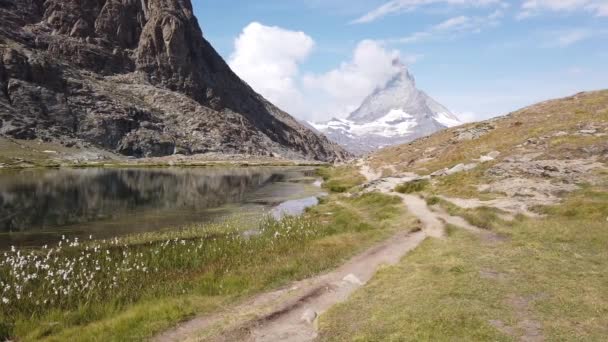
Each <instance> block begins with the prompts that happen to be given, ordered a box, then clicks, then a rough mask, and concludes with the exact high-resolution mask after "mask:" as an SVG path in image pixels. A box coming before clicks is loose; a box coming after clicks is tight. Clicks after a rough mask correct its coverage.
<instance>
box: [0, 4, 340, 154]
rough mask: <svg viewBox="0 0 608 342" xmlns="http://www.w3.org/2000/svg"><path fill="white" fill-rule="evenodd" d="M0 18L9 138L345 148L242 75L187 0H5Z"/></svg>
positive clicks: (186, 146)
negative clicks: (208, 36) (223, 55)
mask: <svg viewBox="0 0 608 342" xmlns="http://www.w3.org/2000/svg"><path fill="white" fill-rule="evenodd" d="M0 20H2V22H3V25H2V27H1V28H0V88H1V89H2V92H0V119H1V126H0V135H3V136H8V137H12V138H18V139H30V140H31V139H42V140H44V141H50V140H57V141H60V142H62V143H64V144H67V145H78V146H83V147H86V146H87V145H89V144H90V145H94V146H97V147H102V148H104V149H106V150H110V151H113V152H118V153H120V154H123V155H128V156H136V157H155V156H165V155H171V154H175V153H180V154H187V155H190V154H204V153H227V154H233V153H237V154H238V153H242V154H250V155H262V156H269V155H274V156H281V157H284V158H294V159H296V158H304V159H317V160H323V161H336V160H344V159H346V158H347V157H348V153H346V152H345V151H343V150H342V149H341V148H340V147H339V146H337V145H336V144H334V143H332V142H330V141H328V140H327V139H326V138H325V137H323V136H321V135H318V134H316V133H314V132H312V131H311V130H309V129H308V128H306V127H305V126H303V125H301V124H300V123H298V121H296V120H295V119H294V118H293V117H291V116H290V115H289V114H287V113H286V112H284V111H282V110H280V109H279V108H277V107H276V106H274V105H273V104H271V103H270V102H269V101H267V100H266V99H264V98H263V97H262V96H261V95H259V94H258V93H256V92H255V91H254V90H253V89H252V88H251V87H250V86H249V85H248V84H246V83H245V82H244V81H243V80H241V79H240V78H239V77H238V76H237V75H236V74H235V73H234V72H233V71H232V70H231V69H230V68H229V66H228V65H227V64H226V62H225V61H224V60H223V59H222V58H221V57H220V55H219V54H218V53H217V52H216V51H215V49H213V47H212V46H211V44H210V43H209V42H208V41H207V40H206V39H205V38H204V36H203V33H202V30H201V29H200V27H199V25H198V21H197V19H196V17H195V16H194V14H193V10H192V4H191V2H190V0H150V1H144V2H142V1H126V2H125V1H117V0H100V1H96V0H83V1H77V0H67V1H59V0H28V1H17V0H4V1H1V2H0Z"/></svg>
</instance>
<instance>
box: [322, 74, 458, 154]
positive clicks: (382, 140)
mask: <svg viewBox="0 0 608 342" xmlns="http://www.w3.org/2000/svg"><path fill="white" fill-rule="evenodd" d="M395 66H396V67H398V68H399V72H397V73H396V74H395V75H394V77H393V78H392V79H390V80H389V81H388V82H387V83H386V84H385V85H384V86H382V87H380V88H378V89H376V90H375V91H374V92H373V93H372V94H371V95H369V96H368V97H367V98H366V99H365V100H364V101H363V104H362V105H361V106H360V107H359V108H358V109H357V110H356V111H354V112H353V113H352V114H350V116H349V117H348V118H347V119H333V120H331V121H328V122H324V123H319V124H314V126H315V128H317V129H318V130H319V131H321V132H323V133H325V134H326V135H327V136H328V137H329V138H330V139H332V140H333V141H335V142H337V143H339V144H341V145H343V146H344V147H345V148H346V149H348V150H349V151H351V152H353V153H355V154H365V153H369V152H372V151H375V150H377V149H380V148H383V147H387V146H391V145H399V144H404V143H407V142H410V141H412V140H415V139H417V138H420V137H424V136H427V135H430V134H433V133H435V132H437V131H440V130H442V129H445V128H448V127H452V126H457V125H460V124H461V122H460V121H459V120H458V118H457V117H456V116H455V115H454V114H452V113H450V111H449V110H448V109H447V108H445V107H444V106H442V105H441V104H439V103H438V102H437V101H435V100H433V99H432V98H431V97H430V96H428V95H427V94H426V93H425V92H423V91H420V90H418V89H417V88H416V81H415V80H414V77H413V76H412V75H411V74H410V73H409V71H408V70H407V68H406V67H405V66H404V65H402V64H400V63H399V62H395Z"/></svg>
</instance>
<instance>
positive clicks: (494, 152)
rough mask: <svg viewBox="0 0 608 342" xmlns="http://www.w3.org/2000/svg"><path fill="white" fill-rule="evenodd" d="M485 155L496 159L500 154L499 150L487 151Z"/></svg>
mask: <svg viewBox="0 0 608 342" xmlns="http://www.w3.org/2000/svg"><path fill="white" fill-rule="evenodd" d="M487 156H488V157H490V158H494V159H496V158H498V157H499V156H500V152H498V151H492V152H490V153H488V154H487Z"/></svg>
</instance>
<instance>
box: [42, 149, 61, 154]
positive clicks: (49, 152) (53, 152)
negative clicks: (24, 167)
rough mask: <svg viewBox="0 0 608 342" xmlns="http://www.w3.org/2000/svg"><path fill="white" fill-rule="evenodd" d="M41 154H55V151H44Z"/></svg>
mask: <svg viewBox="0 0 608 342" xmlns="http://www.w3.org/2000/svg"><path fill="white" fill-rule="evenodd" d="M42 153H46V154H57V151H50V150H46V151H42Z"/></svg>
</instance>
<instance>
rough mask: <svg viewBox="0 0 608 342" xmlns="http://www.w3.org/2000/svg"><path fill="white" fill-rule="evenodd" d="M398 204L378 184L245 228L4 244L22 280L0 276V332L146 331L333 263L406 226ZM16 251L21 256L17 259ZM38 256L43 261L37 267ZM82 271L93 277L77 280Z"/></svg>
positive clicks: (9, 268) (125, 334) (10, 270)
mask: <svg viewBox="0 0 608 342" xmlns="http://www.w3.org/2000/svg"><path fill="white" fill-rule="evenodd" d="M400 204H401V202H400V201H399V199H398V198H395V197H391V196H386V195H382V194H377V193H370V194H365V195H362V196H359V197H353V198H343V197H341V196H340V195H332V196H330V197H329V198H326V199H323V201H322V203H321V204H320V205H319V206H317V207H314V208H311V209H310V210H309V211H308V212H307V213H306V214H305V215H303V216H302V217H298V218H287V219H285V220H283V221H281V222H276V221H273V220H266V221H264V222H263V223H262V225H261V229H262V233H261V234H260V235H256V236H252V237H250V238H243V237H241V235H240V234H239V233H240V231H242V229H241V228H240V227H238V226H232V225H230V224H226V225H223V226H217V227H212V226H205V227H197V228H192V229H191V230H187V231H183V232H179V233H178V232H176V233H162V234H149V235H146V236H135V237H128V238H124V239H120V240H116V241H108V242H105V243H97V242H91V243H85V244H82V243H79V246H72V247H65V244H64V247H62V248H61V249H57V248H55V250H54V251H53V253H52V257H51V258H46V253H48V251H39V250H35V251H30V252H20V256H17V252H8V253H7V255H6V256H5V258H4V260H3V261H2V263H1V264H0V279H2V281H3V282H4V283H8V284H13V285H14V284H20V285H21V286H22V289H21V291H20V293H21V296H20V297H21V298H17V296H16V292H15V291H14V288H15V287H14V286H13V287H12V290H6V286H5V285H3V284H0V285H2V286H0V291H3V292H0V294H1V296H0V297H5V298H7V299H9V300H10V302H9V303H8V304H7V305H4V304H0V322H3V323H2V324H0V335H2V336H0V339H4V338H6V337H9V336H10V337H12V338H15V339H18V340H20V341H30V340H49V341H64V340H73V339H76V340H81V341H96V340H104V341H106V340H107V341H122V340H144V339H147V338H149V337H150V336H153V335H154V334H155V333H158V332H160V331H163V330H165V329H167V328H169V327H171V326H173V325H174V324H176V323H177V322H179V321H182V320H184V319H187V318H188V317H192V316H194V315H197V314H202V313H208V312H212V311H214V310H218V309H220V308H221V307H224V306H226V305H230V304H231V303H233V302H235V301H238V300H240V299H244V298H246V297H247V296H250V295H252V294H254V293H257V292H260V291H263V290H266V289H270V288H275V287H277V286H279V285H282V284H285V283H286V282H289V281H292V280H296V279H302V278H306V277H309V276H312V275H314V274H317V273H319V272H321V271H323V270H326V269H329V268H332V267H335V266H336V265H338V264H340V263H341V262H343V261H344V260H345V259H346V258H348V257H350V256H352V255H353V254H355V253H357V252H359V251H361V250H363V249H364V248H366V247H369V246H371V245H372V244H374V243H376V242H378V241H381V240H382V239H385V238H387V237H389V236H390V235H391V234H393V233H394V232H395V231H396V230H397V229H403V227H404V226H405V227H407V226H411V227H412V229H413V228H414V227H415V226H416V223H415V221H414V220H413V219H411V218H410V217H409V216H407V215H406V213H405V212H404V210H403V208H402V207H401V205H400ZM404 220H405V224H404ZM71 243H73V242H71ZM95 248H96V249H95ZM29 253H31V254H29ZM25 255H28V256H27V257H25ZM55 256H56V259H55ZM81 256H84V260H85V261H79V260H78V258H80V257H81ZM21 261H23V265H25V266H19V267H17V266H16V264H19V263H20V262H21ZM36 261H41V262H42V264H43V265H49V269H48V270H41V269H39V268H36V266H35V264H36ZM74 264H75V266H74ZM98 265H99V267H100V269H99V270H96V267H98ZM135 267H139V269H138V270H136V269H135ZM144 267H145V268H146V270H145V271H144V270H143V268H144ZM67 269H72V270H73V271H72V272H73V273H71V274H70V276H69V277H68V279H67V280H65V279H63V277H62V275H61V274H62V273H61V274H60V273H59V272H62V271H63V270H67ZM126 269H132V271H126ZM16 270H19V272H17V271H16ZM49 271H52V273H53V275H50V274H49ZM34 273H37V274H38V278H37V279H35V280H30V281H28V282H24V281H23V274H28V275H31V274H34ZM114 277H117V279H118V280H113V278H114ZM80 279H86V282H85V283H87V284H90V285H91V287H87V288H84V287H83V285H82V283H81V282H80ZM51 281H53V284H50V282H51ZM76 282H78V283H77V284H76ZM114 283H116V285H113V284H114ZM55 290H60V291H62V292H61V293H59V294H55V293H54V291H55ZM63 291H66V292H65V293H64V292H63ZM29 292H32V294H33V295H32V297H31V298H30V297H29V296H28V294H29ZM45 299H46V300H47V303H44V300H45ZM51 300H52V302H51Z"/></svg>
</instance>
